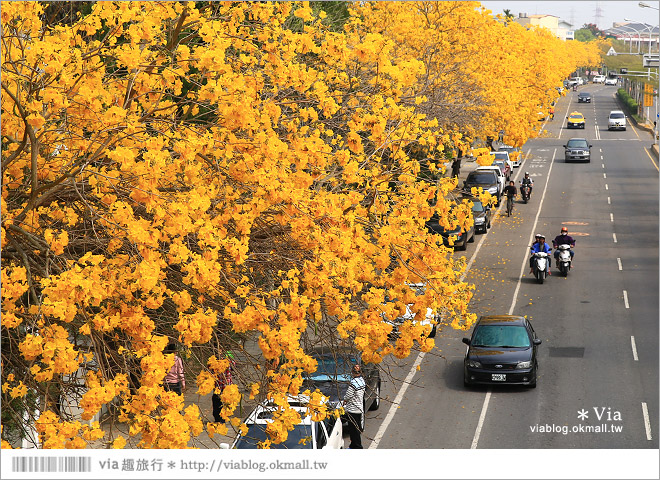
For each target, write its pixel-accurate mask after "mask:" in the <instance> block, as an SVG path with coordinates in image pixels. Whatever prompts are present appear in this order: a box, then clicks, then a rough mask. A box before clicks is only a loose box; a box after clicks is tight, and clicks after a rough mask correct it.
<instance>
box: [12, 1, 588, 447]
mask: <svg viewBox="0 0 660 480" xmlns="http://www.w3.org/2000/svg"><path fill="white" fill-rule="evenodd" d="M81 3H82V2H81ZM439 3H441V4H444V3H452V4H455V8H456V9H457V10H456V12H459V11H460V12H462V11H463V10H465V9H466V12H468V13H470V12H472V11H473V10H474V13H471V14H470V15H471V16H470V18H471V19H472V20H473V21H474V22H477V23H478V24H479V25H482V26H483V28H484V29H489V28H490V29H494V30H497V31H501V32H502V37H503V38H504V37H506V35H505V34H504V30H502V29H503V28H504V27H502V26H500V25H499V24H498V23H497V22H495V21H494V20H492V19H489V17H487V16H486V15H485V13H484V12H480V11H478V10H477V9H475V8H474V6H472V4H470V5H469V6H462V3H463V2H439ZM395 5H396V4H395V3H394V2H393V3H392V4H389V3H377V4H365V5H364V6H360V5H356V6H355V10H351V14H350V17H349V19H348V21H347V22H346V25H345V28H344V30H342V29H340V28H336V26H335V27H333V28H330V26H329V25H328V22H327V19H326V14H325V12H323V10H322V9H318V8H314V9H312V8H311V7H310V5H309V4H308V3H306V2H303V3H290V2H282V3H268V2H257V3H247V2H217V3H216V2H209V3H199V2H197V3H193V2H97V3H84V4H82V6H80V7H79V8H73V7H70V6H67V4H66V3H63V4H62V3H58V2H52V3H48V2H43V3H42V2H3V8H2V228H1V234H2V400H3V411H2V423H3V430H2V438H3V446H5V447H6V446H9V444H10V442H15V441H16V439H17V438H20V437H22V436H25V435H26V430H27V429H28V427H30V426H33V427H34V428H35V429H36V431H37V432H38V434H39V440H38V441H39V443H40V445H41V446H43V447H51V448H79V447H85V446H87V445H88V444H89V442H95V441H99V440H100V439H102V438H104V431H103V430H102V429H101V427H100V425H99V424H98V422H92V423H91V425H85V424H81V422H80V421H79V420H92V419H94V418H95V417H96V416H97V415H98V414H99V412H100V410H101V409H102V408H103V407H104V406H112V408H113V410H112V411H113V413H115V415H114V421H116V422H120V423H122V424H125V425H126V428H127V430H128V432H129V437H130V438H129V441H128V443H127V441H126V439H124V438H122V437H117V438H116V439H114V440H113V439H111V438H104V440H105V441H106V442H108V444H109V443H110V442H112V446H113V447H117V448H121V447H123V446H125V445H129V446H138V447H147V448H184V447H186V446H194V445H195V441H194V438H195V437H196V436H198V435H200V434H201V432H202V431H203V430H204V426H203V423H202V420H203V419H204V418H205V417H206V415H205V414H204V413H203V412H200V410H199V409H198V408H197V407H196V406H188V407H186V408H184V405H183V400H182V397H180V396H178V395H177V394H176V393H174V392H167V391H165V390H164V388H163V378H164V376H165V374H166V373H167V372H168V370H169V368H170V367H171V366H172V364H173V361H174V360H173V356H172V355H169V354H165V353H163V350H164V348H165V347H166V345H167V344H168V343H170V342H172V341H173V340H174V341H176V342H179V343H180V345H182V349H183V352H184V357H185V362H186V369H187V373H188V374H189V375H191V374H192V375H194V377H195V378H196V381H195V382H192V383H196V387H197V392H198V393H199V394H200V395H207V394H209V393H210V392H211V391H213V390H214V388H215V381H214V375H215V374H217V373H220V372H222V371H223V370H224V368H226V366H227V361H226V360H224V359H223V357H222V355H221V354H222V353H223V351H225V350H232V351H235V352H240V355H241V358H242V359H243V363H242V364H241V365H239V368H240V369H241V372H242V374H243V377H244V378H245V379H247V380H246V382H245V383H246V386H247V388H249V395H250V398H254V399H257V400H258V399H262V398H264V397H265V396H268V397H270V398H271V399H273V400H274V401H275V402H276V403H278V404H280V405H282V408H283V409H284V412H286V403H287V401H286V395H287V394H295V393H298V391H299V390H300V385H301V384H302V375H303V373H305V372H312V371H314V369H315V368H316V365H315V361H314V360H313V358H311V357H310V356H309V355H307V353H306V351H307V350H306V347H307V346H309V345H313V344H318V343H327V344H332V345H335V344H337V343H342V342H343V343H346V344H350V345H353V346H354V347H355V348H356V349H357V350H359V351H360V352H361V353H362V356H363V358H364V360H365V361H372V362H376V363H378V362H380V361H382V359H384V358H385V357H387V356H388V355H394V356H396V357H399V358H403V357H405V356H407V355H408V354H409V353H410V351H411V348H420V349H422V350H424V351H429V350H430V349H431V348H433V340H431V339H428V338H427V335H428V328H427V327H424V326H421V325H416V324H415V325H413V324H410V325H406V326H405V328H402V332H404V333H403V334H402V335H401V336H400V338H398V339H397V340H396V341H394V342H393V341H391V340H389V339H388V333H390V331H391V328H392V326H391V325H390V324H388V323H387V322H385V321H384V316H387V317H390V318H394V317H396V316H397V315H399V314H400V313H402V312H405V308H406V304H412V305H413V307H412V309H413V311H414V312H415V313H416V314H418V315H419V316H422V315H425V312H426V311H427V308H431V309H432V310H433V311H438V312H442V313H443V322H445V323H447V324H448V325H449V326H451V327H453V328H459V329H460V328H468V327H469V326H470V325H471V323H472V322H473V320H474V315H473V314H471V313H469V311H468V302H469V300H470V298H471V295H472V289H473V287H472V286H470V285H468V284H466V283H464V282H462V281H461V280H460V278H461V274H462V273H463V271H464V269H465V260H464V258H452V256H451V255H449V253H450V251H451V249H449V248H446V247H444V246H442V245H438V243H437V241H436V239H435V238H434V236H433V235H431V234H429V233H427V231H426V228H425V221H426V220H428V219H429V218H430V217H431V216H432V215H433V214H434V213H436V214H437V215H438V216H439V218H440V222H441V224H443V225H444V226H446V227H450V226H454V225H457V224H463V225H466V224H468V223H469V222H471V221H472V220H471V216H470V212H469V208H468V207H467V205H465V204H462V205H458V206H456V205H453V204H452V202H451V201H450V200H447V196H448V192H450V190H452V189H453V188H454V187H455V185H456V184H455V180H452V179H449V178H445V177H444V176H443V175H442V168H441V167H439V161H441V160H442V159H443V158H444V157H445V156H446V155H447V153H446V151H445V148H446V146H448V145H454V146H456V145H458V146H462V147H466V146H467V145H468V144H469V142H470V141H471V138H474V137H476V136H480V135H483V134H488V133H490V132H491V131H492V130H493V129H491V128H490V127H485V126H484V125H483V124H479V123H478V122H477V123H474V124H473V123H472V122H473V121H475V120H476V119H478V118H480V117H484V118H495V113H496V112H497V111H498V110H497V109H496V107H494V106H493V105H495V104H496V105H497V106H498V107H499V106H500V105H502V103H501V101H500V99H493V98H490V97H489V94H490V93H491V92H493V90H492V88H491V89H488V88H490V87H488V85H487V82H486V81H485V79H484V78H481V77H479V76H478V75H477V74H476V73H475V69H467V70H466V71H462V70H461V68H464V67H465V64H464V63H463V62H458V63H457V64H456V65H455V67H453V70H452V68H446V69H445V70H442V71H436V70H434V69H437V68H439V67H440V65H441V63H439V60H437V59H436V57H435V56H434V55H429V58H425V57H423V56H420V55H417V54H415V53H414V52H415V50H414V49H415V48H419V45H417V46H416V45H406V44H405V42H404V41H403V40H402V39H403V38H404V37H405V35H404V34H405V31H406V29H408V33H409V34H412V33H413V32H415V30H416V26H417V24H416V21H418V20H419V19H420V18H421V17H420V15H421V14H422V13H423V8H427V7H428V5H427V4H414V5H415V6H416V7H415V8H414V9H409V11H408V16H407V17H406V16H405V15H404V12H402V11H400V12H398V13H397V15H398V16H397V22H399V21H400V22H401V23H402V25H403V26H402V27H401V28H402V30H401V32H397V35H399V36H397V35H393V33H394V32H393V31H392V30H390V29H388V28H385V29H383V26H384V25H377V24H375V23H369V22H372V17H370V16H366V15H365V13H366V12H368V11H369V10H363V9H372V10H373V11H376V10H378V9H379V8H380V9H383V10H384V11H385V10H388V9H392V8H395ZM424 5H426V7H425V6H424ZM436 8H441V9H445V8H450V7H449V6H445V5H437V6H436ZM443 11H444V10H440V11H438V12H437V13H436V14H435V15H436V17H434V18H435V20H434V22H435V23H429V25H428V29H429V30H433V29H436V30H438V32H439V31H440V27H442V28H443V29H444V33H443V34H442V35H444V36H445V37H446V38H444V37H443V38H444V40H443V42H444V43H442V45H438V46H437V49H438V55H441V56H442V58H451V57H452V55H451V52H450V50H449V49H450V48H451V47H452V45H453V46H455V42H456V41H458V40H459V39H463V38H468V37H469V35H470V31H468V30H464V31H463V30H461V31H456V29H457V28H459V27H457V25H458V24H457V23H455V22H454V23H451V24H449V23H448V24H447V25H444V26H443V25H441V23H442V22H443V21H445V20H443V18H444V17H447V16H448V15H449V16H451V14H452V12H451V11H449V12H448V13H445V14H442V12H443ZM399 16H400V17H401V18H399ZM367 18H368V19H369V21H367ZM404 21H405V22H404ZM438 22H439V23H438ZM459 30H460V29H459ZM438 35H440V33H438ZM479 35H482V33H481V32H479ZM483 35H485V33H483ZM529 35H536V33H528V34H525V32H523V31H522V30H521V31H520V32H519V36H520V40H521V41H522V40H523V39H524V40H529V38H528V37H529ZM480 38H481V37H480ZM419 41H420V42H421V41H422V39H420V40H419ZM480 41H483V40H480ZM420 45H421V44H420ZM520 48H523V47H520ZM473 54H474V52H473ZM549 58H550V59H552V57H549ZM576 58H578V57H576ZM553 61H554V60H553ZM514 66H515V67H516V68H520V69H522V68H526V65H525V64H520V65H518V64H515V65H514ZM562 68H563V67H562ZM519 73H520V74H521V75H522V72H519ZM513 74H514V72H512V75H513ZM552 78H553V79H554V77H552ZM463 80H465V81H467V82H471V83H470V85H472V87H471V88H473V91H472V92H471V93H470V92H468V93H466V94H465V95H464V96H463V97H461V98H464V99H470V98H472V99H473V100H474V106H473V107H470V108H468V109H467V110H466V113H461V112H462V110H461V108H462V107H461V105H456V106H451V107H446V106H443V105H441V103H442V102H441V101H440V100H441V99H448V98H451V97H452V95H454V94H460V93H461V83H462V82H463ZM547 81H548V82H549V81H550V79H548V80H547ZM498 84H499V85H502V84H501V83H498ZM443 86H444V87H443ZM443 88H446V91H443ZM516 98H517V97H516ZM477 100H488V101H487V102H486V104H487V108H481V107H480V106H479V105H478V101H477ZM433 102H436V103H437V105H436V104H432V103H433ZM488 102H491V103H492V104H491V103H488ZM498 102H499V103H498ZM455 112H458V113H455ZM456 116H459V117H460V118H461V120H460V121H453V119H454V118H456ZM507 118H511V119H514V118H518V117H515V116H513V117H507ZM486 123H487V122H486ZM499 126H500V123H498V124H497V127H496V128H499ZM508 128H509V127H507V131H508ZM467 137H470V138H467ZM524 138H526V137H525V136H524V135H523V134H522V133H521V134H520V139H521V141H522V139H524ZM420 282H421V283H425V284H426V286H427V288H426V291H425V293H424V295H421V296H415V292H413V291H412V290H411V289H410V288H409V287H408V286H407V284H409V283H420ZM387 299H396V301H394V302H386V300H387ZM247 342H250V344H251V345H258V347H259V348H258V351H259V353H254V349H252V350H251V349H250V348H247V347H246V348H243V347H244V346H245V345H246V343H247ZM415 344H417V346H418V347H414V345H415ZM189 383H190V382H189ZM218 393H220V394H221V395H222V400H223V403H224V408H223V412H222V413H223V416H225V417H226V418H227V419H229V420H230V422H229V425H231V428H233V429H236V430H239V429H244V426H243V425H241V424H240V416H239V412H240V410H239V409H237V406H238V405H239V404H240V403H241V402H242V401H243V393H242V391H241V389H239V388H238V386H237V385H233V386H231V387H228V388H225V389H224V391H222V392H218ZM317 397H318V394H316V396H314V395H313V396H312V398H313V399H314V405H317V404H318V405H320V406H318V408H316V407H314V408H315V412H314V415H315V416H316V417H319V418H320V417H322V416H323V415H325V414H326V412H325V410H324V409H323V406H322V402H321V401H320V400H319V398H317ZM74 406H75V408H73V407H74ZM75 409H79V410H80V414H79V417H77V416H76V414H75V412H74V410H75ZM288 417H290V415H289V416H288V415H286V414H285V413H283V414H282V415H281V418H282V420H281V421H276V422H274V424H273V425H272V426H271V427H269V434H271V437H272V439H273V441H276V442H277V441H281V440H282V439H285V438H286V431H287V427H289V426H290V425H289V424H290V421H288V420H286V419H287V418H288ZM206 430H207V433H209V435H211V436H212V435H213V434H214V433H227V427H225V426H223V425H218V424H214V423H209V424H208V426H207V427H206Z"/></svg>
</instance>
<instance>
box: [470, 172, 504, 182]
mask: <svg viewBox="0 0 660 480" xmlns="http://www.w3.org/2000/svg"><path fill="white" fill-rule="evenodd" d="M467 182H468V183H495V182H497V177H496V176H495V173H494V172H472V173H470V174H469V175H468V178H467Z"/></svg>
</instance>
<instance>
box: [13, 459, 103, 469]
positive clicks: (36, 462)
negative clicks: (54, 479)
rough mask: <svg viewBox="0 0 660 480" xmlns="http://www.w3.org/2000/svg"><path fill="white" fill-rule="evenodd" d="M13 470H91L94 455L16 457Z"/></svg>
mask: <svg viewBox="0 0 660 480" xmlns="http://www.w3.org/2000/svg"><path fill="white" fill-rule="evenodd" d="M11 471H12V472H91V471H92V457H14V458H12V459H11Z"/></svg>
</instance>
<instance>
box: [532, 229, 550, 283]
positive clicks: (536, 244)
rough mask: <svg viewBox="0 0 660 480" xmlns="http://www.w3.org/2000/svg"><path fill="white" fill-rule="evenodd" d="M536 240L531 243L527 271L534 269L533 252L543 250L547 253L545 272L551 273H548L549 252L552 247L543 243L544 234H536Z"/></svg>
mask: <svg viewBox="0 0 660 480" xmlns="http://www.w3.org/2000/svg"><path fill="white" fill-rule="evenodd" d="M536 240H537V241H536V242H534V243H533V244H532V248H531V249H530V251H531V254H532V256H531V257H529V273H532V272H533V271H534V254H535V253H537V252H545V253H547V254H548V266H547V267H546V268H547V272H548V275H551V273H550V252H552V249H551V248H550V245H548V244H547V243H545V235H541V234H540V233H537V234H536Z"/></svg>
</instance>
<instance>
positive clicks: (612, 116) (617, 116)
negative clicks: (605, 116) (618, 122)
mask: <svg viewBox="0 0 660 480" xmlns="http://www.w3.org/2000/svg"><path fill="white" fill-rule="evenodd" d="M610 118H625V115H624V114H623V113H610Z"/></svg>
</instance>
